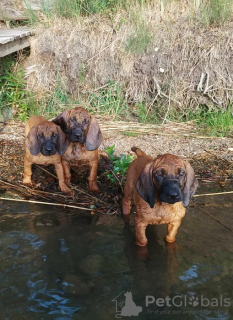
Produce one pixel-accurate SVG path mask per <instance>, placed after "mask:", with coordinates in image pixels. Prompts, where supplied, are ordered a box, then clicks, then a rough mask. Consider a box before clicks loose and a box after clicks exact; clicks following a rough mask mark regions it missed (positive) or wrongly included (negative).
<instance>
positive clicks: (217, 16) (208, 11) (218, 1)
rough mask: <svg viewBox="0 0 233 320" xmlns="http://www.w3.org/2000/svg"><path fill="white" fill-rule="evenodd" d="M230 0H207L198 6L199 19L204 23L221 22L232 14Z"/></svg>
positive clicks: (232, 3)
mask: <svg viewBox="0 0 233 320" xmlns="http://www.w3.org/2000/svg"><path fill="white" fill-rule="evenodd" d="M232 5H233V1H232V0H209V1H208V2H204V3H202V5H201V7H200V17H201V21H202V22H203V23H204V24H206V25H211V24H218V25H219V24H222V23H224V22H225V21H227V20H228V19H229V18H230V16H231V14H232Z"/></svg>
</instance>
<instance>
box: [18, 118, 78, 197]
mask: <svg viewBox="0 0 233 320" xmlns="http://www.w3.org/2000/svg"><path fill="white" fill-rule="evenodd" d="M25 136H26V140H25V144H26V154H25V157H24V178H23V184H25V185H27V186H31V185H32V180H31V176H32V164H33V163H36V164H42V165H45V166H46V165H49V164H53V165H54V166H55V171H56V174H57V177H58V181H59V186H60V188H61V191H62V192H65V193H71V194H72V193H73V192H72V190H71V189H70V188H68V187H67V185H66V183H65V178H64V172H63V167H62V159H61V155H62V154H63V153H64V152H65V150H66V149H67V147H68V143H69V142H68V141H67V139H66V136H65V134H64V132H62V130H61V128H60V127H59V126H57V125H56V124H54V123H52V122H49V121H47V120H46V119H45V118H44V117H42V116H33V117H31V118H30V119H29V120H28V122H27V123H26V126H25Z"/></svg>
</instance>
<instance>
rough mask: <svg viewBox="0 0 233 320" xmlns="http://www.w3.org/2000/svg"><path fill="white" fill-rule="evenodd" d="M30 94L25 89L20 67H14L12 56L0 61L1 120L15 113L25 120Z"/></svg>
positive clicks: (5, 119)
mask: <svg viewBox="0 0 233 320" xmlns="http://www.w3.org/2000/svg"><path fill="white" fill-rule="evenodd" d="M30 98H31V94H30V93H29V92H28V91H27V90H26V80H25V78H24V72H23V70H22V68H18V69H15V68H14V59H12V57H10V56H9V57H6V58H3V59H2V61H1V76H0V113H1V120H3V121H7V120H8V119H9V118H11V117H12V116H13V115H16V116H17V117H18V118H19V119H21V120H22V121H25V120H27V118H28V111H29V104H28V101H29V99H30Z"/></svg>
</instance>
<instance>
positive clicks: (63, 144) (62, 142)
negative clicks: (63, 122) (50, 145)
mask: <svg viewBox="0 0 233 320" xmlns="http://www.w3.org/2000/svg"><path fill="white" fill-rule="evenodd" d="M57 133H58V147H57V152H58V154H59V155H60V156H62V155H63V154H64V153H65V151H66V149H67V148H68V145H69V140H68V139H67V138H66V135H65V133H64V132H63V131H62V129H61V128H60V127H59V126H57Z"/></svg>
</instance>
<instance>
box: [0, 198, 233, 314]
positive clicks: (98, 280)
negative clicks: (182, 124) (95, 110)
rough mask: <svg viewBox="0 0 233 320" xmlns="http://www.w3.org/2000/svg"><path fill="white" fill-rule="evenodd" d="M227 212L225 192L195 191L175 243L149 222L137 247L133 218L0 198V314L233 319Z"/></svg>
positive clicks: (230, 208)
mask: <svg viewBox="0 0 233 320" xmlns="http://www.w3.org/2000/svg"><path fill="white" fill-rule="evenodd" d="M208 214H210V215H211V216H210V215H208ZM232 217H233V195H231V194H230V195H222V196H208V197H200V198H196V199H195V201H193V202H192V205H191V207H190V208H189V209H188V210H187V214H186V216H185V218H184V219H183V221H182V224H181V227H180V229H179V231H178V236H177V241H176V243H174V244H166V243H165V241H164V237H165V235H166V226H164V225H163V226H149V227H148V228H147V236H148V239H149V245H148V247H147V248H138V247H137V246H136V245H135V235H134V224H133V220H134V219H133V215H132V217H131V220H132V221H131V224H130V226H129V227H125V226H124V223H123V221H122V220H121V219H120V218H118V217H116V216H104V215H102V216H96V215H90V214H87V213H86V212H81V211H77V210H73V211H67V210H65V209H63V208H58V207H55V206H47V205H46V206H45V205H35V204H29V203H17V202H10V201H7V200H6V201H5V200H3V201H1V202H0V310H1V312H0V319H1V320H2V319H3V320H8V319H9V320H11V319H12V320H18V319H20V320H24V319H26V320H31V319H41V320H42V319H45V320H46V319H56V320H65V319H67V320H68V319H79V320H85V319H87V320H91V319H100V320H110V319H115V318H125V319H148V320H150V319H158V318H162V319H185V320H186V319H233V237H232V236H233V233H232V231H230V230H229V229H228V228H231V229H233V222H232V221H233V218H232ZM213 218H215V219H217V220H220V222H221V223H222V224H223V225H225V226H223V225H222V224H220V223H218V222H217V221H216V220H214V219H213ZM127 299H128V300H127ZM126 300H127V301H126ZM126 304H127V308H129V309H130V312H131V314H132V313H134V315H131V317H130V316H128V317H127V316H125V315H123V313H124V312H123V311H122V310H123V309H122V308H123V307H124V306H125V305H126Z"/></svg>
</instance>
